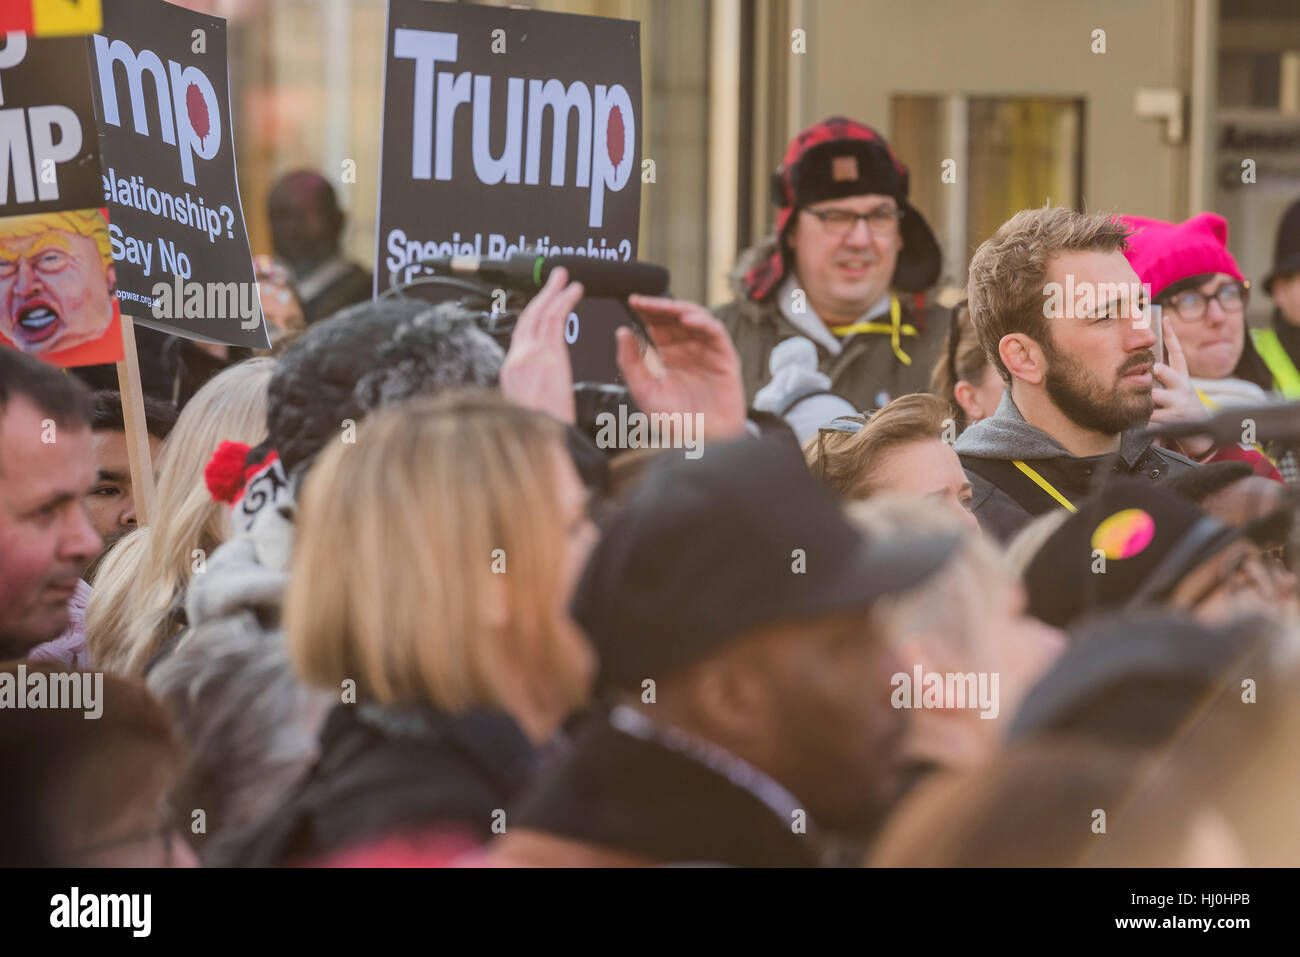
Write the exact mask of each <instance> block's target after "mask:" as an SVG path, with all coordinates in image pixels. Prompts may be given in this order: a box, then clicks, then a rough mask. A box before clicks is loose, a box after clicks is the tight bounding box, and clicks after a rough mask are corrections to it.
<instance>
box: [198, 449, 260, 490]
mask: <svg viewBox="0 0 1300 957" xmlns="http://www.w3.org/2000/svg"><path fill="white" fill-rule="evenodd" d="M248 453H249V446H247V445H245V444H244V443H243V442H222V443H221V444H220V445H218V446H217V450H216V451H215V452H213V453H212V458H211V459H209V460H208V464H207V466H206V467H205V468H204V469H203V480H204V481H205V482H207V484H208V491H209V492H210V493H212V499H213V501H216V502H225V503H226V504H227V505H233V504H234V503H235V501H236V500H237V499H238V498H239V493H240V492H242V491H243V490H244V460H245V459H246V458H248Z"/></svg>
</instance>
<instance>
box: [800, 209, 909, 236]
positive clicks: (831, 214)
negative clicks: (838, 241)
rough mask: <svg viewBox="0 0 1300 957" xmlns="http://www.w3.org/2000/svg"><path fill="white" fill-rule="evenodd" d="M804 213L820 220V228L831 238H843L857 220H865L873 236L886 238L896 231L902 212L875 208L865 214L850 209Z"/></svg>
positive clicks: (814, 210)
mask: <svg viewBox="0 0 1300 957" xmlns="http://www.w3.org/2000/svg"><path fill="white" fill-rule="evenodd" d="M804 212H805V213H808V214H809V215H811V216H816V217H817V218H818V219H819V220H821V224H822V228H823V229H825V230H826V232H827V233H829V234H830V235H832V236H845V235H847V234H848V232H849V230H851V229H852V228H853V227H854V226H856V225H857V222H858V220H859V219H862V220H866V223H867V226H868V227H870V229H871V234H872V235H873V236H876V235H879V236H888V235H892V234H893V233H895V232H897V231H898V223H899V220H901V219H902V218H903V210H901V209H899V208H898V207H897V206H877V207H876V208H875V209H873V210H870V211H869V212H865V213H855V212H854V211H853V210H851V209H805V210H804Z"/></svg>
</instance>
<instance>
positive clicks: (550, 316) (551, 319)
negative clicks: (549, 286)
mask: <svg viewBox="0 0 1300 957" xmlns="http://www.w3.org/2000/svg"><path fill="white" fill-rule="evenodd" d="M582 293H583V288H582V283H580V282H575V283H570V284H569V285H568V286H566V287H565V288H564V289H562V290H560V291H559V292H558V293H556V294H555V298H554V299H552V300H551V303H550V305H548V306H547V309H546V315H545V316H544V317H543V319H542V321H541V323H540V326H539V329H538V332H539V334H540V335H541V337H542V341H543V342H555V341H557V340H559V339H561V338H562V337H563V336H564V324H565V323H566V322H568V320H569V313H571V312H573V310H574V309H575V308H577V305H578V303H579V302H581V301H582Z"/></svg>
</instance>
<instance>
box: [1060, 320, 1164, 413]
mask: <svg viewBox="0 0 1300 957" xmlns="http://www.w3.org/2000/svg"><path fill="white" fill-rule="evenodd" d="M1042 346H1043V351H1044V352H1045V353H1046V355H1047V362H1048V366H1047V379H1046V383H1045V384H1046V386H1047V395H1048V397H1049V398H1051V400H1052V402H1053V403H1054V404H1055V405H1056V407H1057V408H1058V409H1060V410H1061V411H1062V412H1064V413H1065V415H1066V417H1067V418H1068V419H1070V421H1072V422H1073V423H1074V424H1075V425H1078V426H1081V427H1082V428H1085V429H1088V430H1090V431H1092V432H1099V433H1101V434H1102V435H1118V434H1119V433H1121V432H1124V431H1126V430H1127V429H1131V428H1133V427H1134V426H1138V425H1145V424H1146V422H1147V420H1148V419H1150V418H1151V413H1152V411H1153V410H1154V409H1155V403H1154V402H1152V400H1151V391H1150V389H1148V390H1146V391H1145V392H1138V393H1136V394H1134V395H1133V396H1132V397H1131V398H1126V397H1124V396H1123V395H1121V394H1120V378H1121V377H1122V376H1123V375H1124V374H1125V373H1127V372H1129V371H1130V370H1132V369H1135V368H1137V367H1138V366H1141V365H1148V364H1154V363H1155V355H1154V354H1153V353H1150V352H1144V353H1142V354H1140V355H1136V356H1131V357H1129V358H1128V359H1127V360H1125V362H1124V364H1123V365H1122V366H1120V367H1119V369H1117V370H1116V372H1115V378H1114V380H1113V381H1112V382H1111V385H1110V388H1109V389H1107V388H1106V386H1105V383H1104V382H1103V381H1102V380H1100V379H1099V378H1097V377H1096V376H1094V375H1092V373H1091V370H1089V369H1088V367H1087V366H1086V365H1084V364H1083V363H1082V362H1080V361H1079V360H1078V359H1076V358H1074V357H1073V356H1069V355H1066V354H1065V353H1062V352H1058V351H1057V349H1056V348H1055V346H1053V345H1052V344H1051V343H1050V342H1044V343H1042Z"/></svg>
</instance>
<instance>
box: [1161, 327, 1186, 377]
mask: <svg viewBox="0 0 1300 957" xmlns="http://www.w3.org/2000/svg"><path fill="white" fill-rule="evenodd" d="M1160 321H1161V323H1162V324H1163V328H1164V333H1165V357H1166V359H1167V360H1168V362H1169V365H1170V366H1171V367H1172V368H1173V370H1174V371H1175V372H1177V373H1178V374H1179V375H1187V355H1186V354H1185V353H1184V352H1183V344H1182V343H1181V342H1179V341H1178V333H1176V332H1174V323H1173V320H1171V319H1170V318H1169V317H1168V316H1162V317H1161V319H1160Z"/></svg>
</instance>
